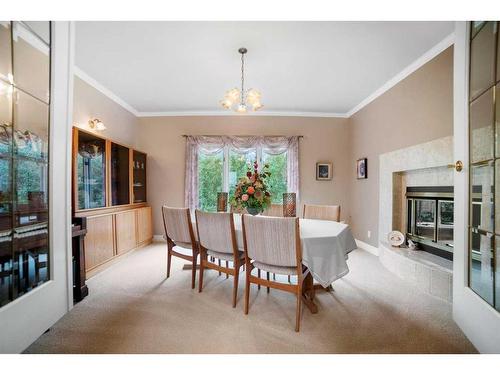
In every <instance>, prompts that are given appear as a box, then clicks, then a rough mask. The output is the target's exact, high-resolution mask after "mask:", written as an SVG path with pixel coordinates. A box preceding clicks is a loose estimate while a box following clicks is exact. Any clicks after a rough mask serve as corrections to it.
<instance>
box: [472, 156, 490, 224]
mask: <svg viewBox="0 0 500 375" xmlns="http://www.w3.org/2000/svg"><path fill="white" fill-rule="evenodd" d="M493 176H494V168H493V163H492V162H490V163H487V164H482V165H475V166H472V167H471V176H470V180H471V198H472V199H471V208H470V212H471V226H472V227H474V228H478V229H481V230H483V231H487V232H493V222H494V220H493V218H494V212H493V186H494V184H493Z"/></svg>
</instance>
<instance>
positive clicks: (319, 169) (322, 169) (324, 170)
mask: <svg viewBox="0 0 500 375" xmlns="http://www.w3.org/2000/svg"><path fill="white" fill-rule="evenodd" d="M331 179H332V163H316V180H318V181H326V180H331Z"/></svg>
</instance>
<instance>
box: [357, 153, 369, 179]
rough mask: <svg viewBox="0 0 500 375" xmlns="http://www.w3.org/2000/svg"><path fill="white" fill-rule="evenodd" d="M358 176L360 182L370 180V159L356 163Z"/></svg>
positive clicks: (359, 160)
mask: <svg viewBox="0 0 500 375" xmlns="http://www.w3.org/2000/svg"><path fill="white" fill-rule="evenodd" d="M356 176H357V177H358V180H361V179H364V178H368V159H367V158H362V159H358V161H356Z"/></svg>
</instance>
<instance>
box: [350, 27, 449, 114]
mask: <svg viewBox="0 0 500 375" xmlns="http://www.w3.org/2000/svg"><path fill="white" fill-rule="evenodd" d="M454 41H455V33H451V34H450V35H448V36H447V37H446V38H444V39H443V40H442V41H440V42H439V43H438V44H436V45H435V46H434V47H432V48H431V49H430V50H428V51H427V52H426V53H424V54H423V55H422V56H420V57H419V58H418V59H416V60H415V61H414V62H412V63H411V64H410V65H408V66H407V67H406V68H404V69H403V70H402V71H401V72H399V73H398V74H396V75H395V76H394V77H392V78H391V79H390V80H388V81H387V82H386V83H385V84H383V85H382V86H381V87H380V88H379V89H377V90H375V91H374V92H373V93H372V94H371V95H370V96H368V97H367V98H366V99H364V100H363V101H361V103H359V104H358V105H356V106H355V107H354V108H352V109H351V110H350V111H349V112H347V113H346V116H347V117H351V116H353V115H354V114H355V113H356V112H358V111H359V110H360V109H362V108H363V107H365V106H366V105H368V104H370V103H371V102H372V101H374V100H375V99H377V98H378V97H379V96H381V95H382V94H384V93H385V92H386V91H388V90H389V89H391V88H392V87H394V86H395V85H397V84H398V83H399V82H401V81H402V80H403V79H405V78H406V77H408V76H409V75H410V74H412V73H413V72H415V71H416V70H417V69H419V68H420V67H422V66H423V65H425V64H426V63H428V62H429V61H431V60H432V59H433V58H434V57H436V56H437V55H439V54H440V53H441V52H443V51H444V50H445V49H446V48H448V47H450V46H451V45H453V43H454Z"/></svg>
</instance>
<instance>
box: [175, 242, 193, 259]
mask: <svg viewBox="0 0 500 375" xmlns="http://www.w3.org/2000/svg"><path fill="white" fill-rule="evenodd" d="M186 245H187V244H186ZM172 250H174V251H175V252H176V253H181V254H183V255H187V256H192V255H193V249H191V247H184V246H180V245H176V246H174V248H173V249H172Z"/></svg>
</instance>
